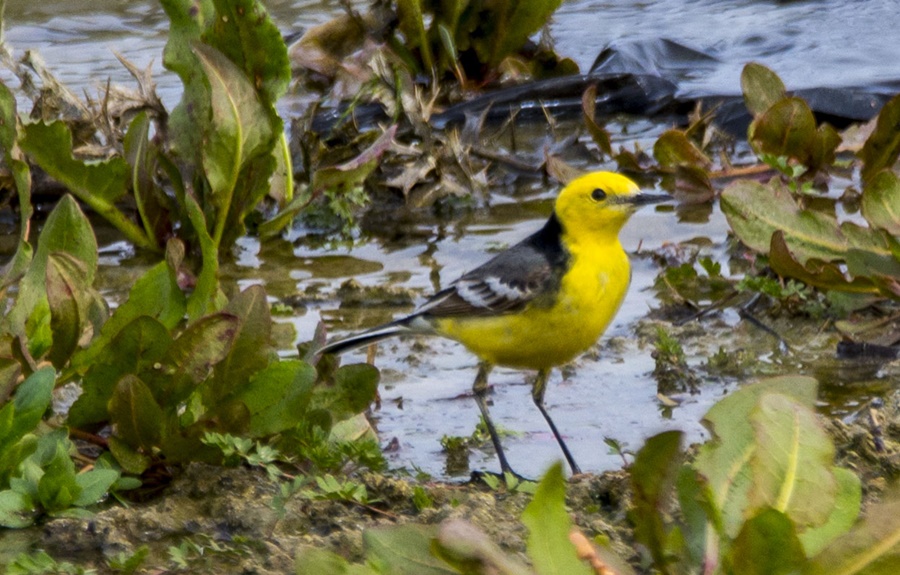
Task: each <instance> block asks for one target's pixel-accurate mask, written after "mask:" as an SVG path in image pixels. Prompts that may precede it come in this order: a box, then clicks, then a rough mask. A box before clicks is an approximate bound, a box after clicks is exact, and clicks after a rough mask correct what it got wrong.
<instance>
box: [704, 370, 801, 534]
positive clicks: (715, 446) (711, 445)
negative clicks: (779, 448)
mask: <svg viewBox="0 0 900 575" xmlns="http://www.w3.org/2000/svg"><path fill="white" fill-rule="evenodd" d="M816 387H817V384H816V380H815V379H813V378H811V377H805V376H781V377H773V378H769V379H765V380H762V381H760V382H757V383H754V384H752V385H747V386H744V387H742V388H741V389H739V390H737V391H735V392H734V393H732V394H731V395H729V396H727V397H725V398H724V399H722V400H721V401H719V402H718V403H716V404H715V405H714V406H713V407H712V408H710V410H709V411H708V412H707V413H706V416H705V417H704V418H703V424H704V425H705V426H706V427H707V428H708V429H709V430H710V432H711V433H712V435H713V439H712V440H711V441H709V442H707V443H705V444H704V445H703V446H701V447H700V449H699V451H698V453H697V457H696V459H695V460H694V468H695V469H696V470H697V471H699V472H700V473H701V474H703V476H704V477H706V479H707V480H708V481H709V487H710V489H711V490H712V492H713V496H714V503H715V506H716V508H717V509H719V510H720V512H721V514H722V529H723V530H724V531H725V533H726V534H727V535H728V536H729V537H734V536H736V535H737V533H738V530H739V529H740V526H741V524H742V523H743V521H744V511H745V509H747V507H748V505H749V490H750V487H751V485H750V484H751V479H752V475H751V468H750V460H751V458H752V457H753V455H754V451H755V450H756V443H755V438H754V430H753V426H752V425H751V422H750V414H751V413H752V411H753V409H754V408H755V406H756V405H757V403H758V402H759V400H760V398H761V397H762V396H763V395H764V394H767V393H780V394H784V395H788V396H790V397H793V398H795V399H797V400H798V401H800V402H801V403H802V404H804V405H807V406H813V405H814V404H815V400H816Z"/></svg>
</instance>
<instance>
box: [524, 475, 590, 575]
mask: <svg viewBox="0 0 900 575" xmlns="http://www.w3.org/2000/svg"><path fill="white" fill-rule="evenodd" d="M522 523H524V524H525V527H527V528H528V541H527V543H526V545H527V548H528V556H529V558H531V562H532V564H533V565H534V570H535V571H536V572H537V573H538V575H578V574H579V573H584V574H585V575H587V574H589V573H591V570H590V568H589V567H588V566H587V565H585V564H584V563H582V562H581V560H579V559H578V556H577V554H576V553H575V546H574V545H573V544H572V542H571V541H570V540H569V531H570V530H571V529H572V522H571V520H570V519H569V514H568V513H567V512H566V480H565V478H564V477H563V471H562V463H559V462H557V463H555V464H554V465H553V466H551V467H550V469H548V470H547V473H546V474H545V475H544V477H543V478H542V479H541V481H540V483H539V484H538V488H537V492H535V494H534V499H532V500H531V503H529V504H528V506H527V507H526V508H525V511H524V512H523V513H522Z"/></svg>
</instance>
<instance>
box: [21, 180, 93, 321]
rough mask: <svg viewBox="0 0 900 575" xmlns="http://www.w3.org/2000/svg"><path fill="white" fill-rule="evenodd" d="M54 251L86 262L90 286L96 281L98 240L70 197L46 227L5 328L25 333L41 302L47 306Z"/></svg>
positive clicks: (48, 220) (67, 196)
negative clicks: (48, 273)
mask: <svg viewBox="0 0 900 575" xmlns="http://www.w3.org/2000/svg"><path fill="white" fill-rule="evenodd" d="M54 252H61V253H65V254H68V255H70V256H71V257H73V258H75V259H76V260H78V261H80V262H82V263H83V264H84V268H85V270H86V275H85V277H84V281H85V282H86V285H87V286H90V285H91V284H92V283H93V282H94V274H95V272H96V269H97V240H96V238H95V237H94V230H93V228H92V227H91V224H90V222H89V221H88V219H87V218H86V217H85V215H84V213H82V211H81V208H79V207H78V203H77V202H76V201H75V200H74V199H73V198H72V196H70V195H65V196H63V198H62V199H61V200H60V201H59V202H58V203H57V204H56V207H54V208H53V211H52V212H51V213H50V216H49V217H48V218H47V222H46V223H45V224H44V228H43V230H42V231H41V235H40V238H39V239H38V244H37V250H36V251H35V254H34V258H33V259H32V260H31V265H30V266H29V267H28V271H27V272H25V276H24V277H23V278H22V281H21V282H20V284H19V295H18V297H17V298H16V302H15V303H14V304H13V308H12V310H11V311H10V313H9V315H8V316H7V317H6V318H5V320H4V325H5V329H8V330H9V331H11V332H12V333H14V334H23V333H24V331H23V330H24V326H25V323H26V321H28V319H29V316H31V315H32V312H33V311H34V309H35V308H36V307H37V306H38V305H40V304H41V302H43V304H44V305H46V298H47V290H46V282H47V260H48V259H49V257H50V254H51V253H54ZM47 319H48V320H49V317H48V318H47Z"/></svg>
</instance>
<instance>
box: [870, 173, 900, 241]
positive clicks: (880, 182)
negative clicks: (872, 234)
mask: <svg viewBox="0 0 900 575" xmlns="http://www.w3.org/2000/svg"><path fill="white" fill-rule="evenodd" d="M860 208H861V209H862V214H863V217H864V218H866V221H867V222H869V225H871V226H872V227H875V228H879V229H882V230H884V231H886V232H888V233H889V234H891V235H894V236H897V235H900V177H897V174H895V173H894V172H892V171H890V170H882V171H880V172H878V173H877V174H875V175H874V176H872V177H871V178H870V179H869V181H868V182H867V183H866V186H865V188H864V189H863V194H862V202H861V205H860Z"/></svg>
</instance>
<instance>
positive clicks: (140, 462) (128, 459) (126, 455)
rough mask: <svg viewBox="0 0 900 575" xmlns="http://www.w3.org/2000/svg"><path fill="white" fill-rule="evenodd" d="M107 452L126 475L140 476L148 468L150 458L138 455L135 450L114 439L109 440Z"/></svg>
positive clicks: (141, 454) (114, 437)
mask: <svg viewBox="0 0 900 575" xmlns="http://www.w3.org/2000/svg"><path fill="white" fill-rule="evenodd" d="M109 451H110V452H111V453H112V454H113V457H115V458H116V461H117V462H118V463H119V465H121V466H122V469H124V470H125V471H127V472H128V473H133V474H135V475H140V474H142V473H143V472H144V471H146V470H147V468H148V467H150V463H151V461H150V457H149V456H147V455H144V454H143V453H139V452H138V451H137V450H136V449H134V448H133V447H131V446H130V445H128V444H127V443H125V442H124V441H122V440H121V439H119V438H118V437H116V436H115V435H113V436H111V437H110V438H109Z"/></svg>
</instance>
